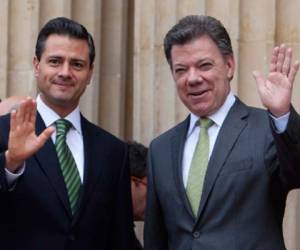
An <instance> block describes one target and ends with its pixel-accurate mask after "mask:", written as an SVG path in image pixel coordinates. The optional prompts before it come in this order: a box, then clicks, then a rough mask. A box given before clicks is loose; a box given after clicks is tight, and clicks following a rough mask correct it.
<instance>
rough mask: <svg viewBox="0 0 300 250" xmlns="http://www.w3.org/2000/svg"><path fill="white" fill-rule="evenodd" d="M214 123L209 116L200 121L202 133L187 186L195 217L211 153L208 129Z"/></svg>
mask: <svg viewBox="0 0 300 250" xmlns="http://www.w3.org/2000/svg"><path fill="white" fill-rule="evenodd" d="M212 124H213V121H212V120H210V119H208V118H201V121H198V125H200V135H199V139H198V142H197V145H196V149H195V151H194V155H193V159H192V163H191V167H190V171H189V175H188V182H187V187H186V192H187V196H188V198H189V201H190V204H191V207H192V210H193V213H194V215H195V217H197V214H198V208H199V204H200V198H201V195H202V189H203V184H204V178H205V174H206V169H207V165H208V155H209V137H208V129H209V127H210V126H211V125H212Z"/></svg>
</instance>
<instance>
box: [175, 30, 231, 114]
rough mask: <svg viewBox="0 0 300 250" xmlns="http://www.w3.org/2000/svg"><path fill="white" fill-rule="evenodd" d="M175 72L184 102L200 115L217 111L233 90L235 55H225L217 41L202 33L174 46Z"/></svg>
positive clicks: (179, 91)
mask: <svg viewBox="0 0 300 250" xmlns="http://www.w3.org/2000/svg"><path fill="white" fill-rule="evenodd" d="M171 58H172V75H173V78H174V80H175V82H176V86H177V92H178V95H179V97H180V99H181V100H182V102H183V103H184V104H185V106H186V107H187V108H188V109H189V110H190V111H191V112H192V113H194V114H195V115H197V116H208V115H211V114H213V113H215V112H216V111H217V110H218V109H219V108H220V107H221V106H222V105H223V103H224V101H225V99H226V97H227V95H228V93H229V91H230V84H229V83H230V79H231V78H232V77H233V73H234V59H233V56H227V57H226V58H224V57H223V56H222V54H221V53H220V51H219V49H218V47H217V46H216V44H215V43H214V42H213V41H212V40H211V39H210V38H209V37H208V36H202V37H200V38H197V39H195V40H193V41H191V42H189V43H186V44H184V45H174V46H173V47H172V50H171Z"/></svg>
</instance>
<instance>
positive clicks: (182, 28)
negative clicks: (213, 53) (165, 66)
mask: <svg viewBox="0 0 300 250" xmlns="http://www.w3.org/2000/svg"><path fill="white" fill-rule="evenodd" d="M204 35H207V36H208V37H209V38H210V39H212V40H213V41H214V43H215V44H216V45H217V47H218V48H219V50H220V52H221V54H222V55H223V56H224V57H225V56H228V55H233V51H232V46H231V41H230V37H229V35H228V32H227V31H226V29H225V28H224V26H223V24H222V23H221V22H220V21H219V20H217V19H215V18H214V17H211V16H203V15H190V16H186V17H184V18H182V19H181V20H179V22H178V23H177V24H176V25H174V26H173V27H172V28H171V29H170V30H169V32H168V33H167V34H166V36H165V39H164V51H165V56H166V58H167V61H168V63H169V65H170V66H171V67H172V58H171V49H172V46H173V45H183V44H186V43H189V42H191V41H193V40H195V39H197V38H200V37H201V36H204Z"/></svg>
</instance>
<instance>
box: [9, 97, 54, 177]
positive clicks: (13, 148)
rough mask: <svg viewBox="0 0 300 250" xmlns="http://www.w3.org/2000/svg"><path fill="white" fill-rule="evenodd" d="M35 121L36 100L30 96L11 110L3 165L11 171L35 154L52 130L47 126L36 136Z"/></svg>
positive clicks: (13, 171)
mask: <svg viewBox="0 0 300 250" xmlns="http://www.w3.org/2000/svg"><path fill="white" fill-rule="evenodd" d="M35 121H36V102H35V100H33V99H32V98H27V99H26V100H24V101H22V102H21V104H20V106H19V109H18V110H13V111H12V112H11V119H10V132H9V139H8V149H7V150H6V152H5V160H6V165H5V167H6V168H7V169H8V170H9V171H10V172H12V173H15V172H17V171H18V170H19V168H20V167H22V166H23V164H24V162H25V160H26V159H27V158H29V157H30V156H32V155H33V154H35V153H36V152H37V151H38V150H39V149H40V148H41V147H42V146H43V145H44V144H45V142H46V141H47V140H48V139H49V137H50V136H51V134H52V133H53V131H54V127H48V128H46V129H45V130H44V131H43V132H42V133H41V134H40V135H39V136H37V135H36V133H35Z"/></svg>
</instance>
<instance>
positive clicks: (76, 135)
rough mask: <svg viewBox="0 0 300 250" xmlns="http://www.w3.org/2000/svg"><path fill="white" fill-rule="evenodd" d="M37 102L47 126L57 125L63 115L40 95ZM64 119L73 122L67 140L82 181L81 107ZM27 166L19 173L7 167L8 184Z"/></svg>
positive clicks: (20, 173)
mask: <svg viewBox="0 0 300 250" xmlns="http://www.w3.org/2000/svg"><path fill="white" fill-rule="evenodd" d="M36 102H37V111H38V112H39V114H40V115H41V117H42V119H43V121H44V123H45V126H46V127H49V126H54V127H55V121H56V120H58V119H61V117H60V116H59V115H58V114H57V113H56V112H54V111H53V110H52V109H50V108H49V107H48V106H47V105H46V104H45V103H44V102H43V101H42V99H41V97H40V95H38V97H37V100H36ZM64 119H66V120H68V121H69V122H71V123H72V127H71V128H70V130H69V131H68V133H67V137H66V142H67V144H68V147H69V148H70V151H71V152H72V155H73V157H74V160H75V162H76V166H77V168H78V172H79V176H80V179H81V182H82V181H83V172H84V171H83V170H84V148H83V137H82V130H81V122H80V111H79V107H77V108H76V109H75V110H73V111H72V112H71V113H70V114H68V115H67V116H66V117H64ZM51 139H52V141H53V143H54V144H55V139H56V131H54V132H53V134H52V135H51ZM25 168H26V166H24V167H23V168H22V169H21V170H20V171H19V173H17V174H13V173H11V172H9V171H8V170H7V169H5V170H6V177H7V181H8V184H9V185H10V184H12V183H13V182H14V181H15V180H16V179H17V178H18V177H19V176H20V175H22V174H23V172H24V171H25V170H26V169H25Z"/></svg>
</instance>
